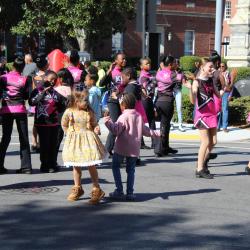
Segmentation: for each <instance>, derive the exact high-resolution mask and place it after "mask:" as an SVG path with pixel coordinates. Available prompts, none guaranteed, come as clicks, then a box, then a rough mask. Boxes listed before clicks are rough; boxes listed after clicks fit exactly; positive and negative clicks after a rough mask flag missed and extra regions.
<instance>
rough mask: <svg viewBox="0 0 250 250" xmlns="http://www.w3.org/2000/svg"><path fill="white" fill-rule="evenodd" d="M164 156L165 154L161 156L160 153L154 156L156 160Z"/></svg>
mask: <svg viewBox="0 0 250 250" xmlns="http://www.w3.org/2000/svg"><path fill="white" fill-rule="evenodd" d="M164 156H167V154H161V153H156V154H155V157H156V158H160V157H164Z"/></svg>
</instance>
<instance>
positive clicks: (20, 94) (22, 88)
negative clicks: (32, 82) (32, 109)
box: [0, 71, 29, 114]
mask: <svg viewBox="0 0 250 250" xmlns="http://www.w3.org/2000/svg"><path fill="white" fill-rule="evenodd" d="M28 97H29V84H28V81H27V77H25V76H21V74H20V73H18V72H16V71H11V72H9V73H7V74H5V75H2V76H1V77H0V98H2V108H1V109H0V113H1V114H6V113H26V112H27V111H26V107H25V100H27V99H28Z"/></svg>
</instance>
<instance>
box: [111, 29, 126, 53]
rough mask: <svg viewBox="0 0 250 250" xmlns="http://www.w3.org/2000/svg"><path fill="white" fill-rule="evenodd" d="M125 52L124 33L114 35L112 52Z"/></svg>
mask: <svg viewBox="0 0 250 250" xmlns="http://www.w3.org/2000/svg"><path fill="white" fill-rule="evenodd" d="M121 51H123V33H120V32H117V33H115V34H113V35H112V52H113V53H114V54H115V53H118V52H121Z"/></svg>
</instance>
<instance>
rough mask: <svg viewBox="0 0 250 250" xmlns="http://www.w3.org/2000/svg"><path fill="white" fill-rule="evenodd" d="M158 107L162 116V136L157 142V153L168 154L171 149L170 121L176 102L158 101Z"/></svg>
mask: <svg viewBox="0 0 250 250" xmlns="http://www.w3.org/2000/svg"><path fill="white" fill-rule="evenodd" d="M156 107H157V112H159V114H160V117H161V138H160V140H157V142H156V144H155V153H156V154H166V153H167V151H168V149H169V132H170V122H171V119H172V117H173V114H174V102H173V101H171V102H167V101H157V103H156Z"/></svg>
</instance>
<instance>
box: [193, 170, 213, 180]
mask: <svg viewBox="0 0 250 250" xmlns="http://www.w3.org/2000/svg"><path fill="white" fill-rule="evenodd" d="M208 171H209V170H204V169H202V170H200V171H197V170H196V171H195V176H196V177H197V178H204V179H213V178H214V176H213V175H212V174H210V172H208Z"/></svg>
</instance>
